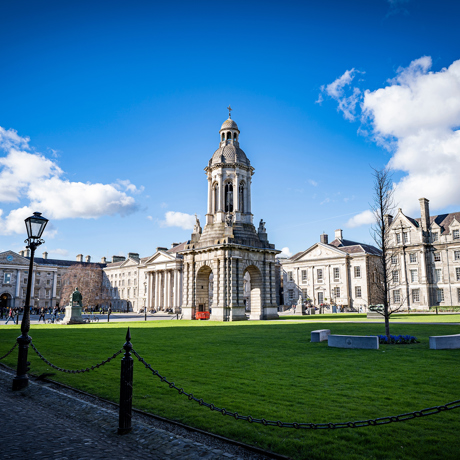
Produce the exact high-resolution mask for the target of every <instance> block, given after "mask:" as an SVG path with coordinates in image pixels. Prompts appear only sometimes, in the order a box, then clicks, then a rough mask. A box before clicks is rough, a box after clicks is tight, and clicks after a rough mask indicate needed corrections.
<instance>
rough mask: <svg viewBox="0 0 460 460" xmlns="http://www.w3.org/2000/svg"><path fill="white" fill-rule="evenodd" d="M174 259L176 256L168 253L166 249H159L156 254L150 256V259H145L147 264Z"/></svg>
mask: <svg viewBox="0 0 460 460" xmlns="http://www.w3.org/2000/svg"><path fill="white" fill-rule="evenodd" d="M174 260H176V257H175V256H172V255H171V254H168V253H166V252H164V251H158V252H156V253H155V254H153V256H152V257H150V259H148V260H146V261H145V265H148V264H158V263H162V262H171V261H174Z"/></svg>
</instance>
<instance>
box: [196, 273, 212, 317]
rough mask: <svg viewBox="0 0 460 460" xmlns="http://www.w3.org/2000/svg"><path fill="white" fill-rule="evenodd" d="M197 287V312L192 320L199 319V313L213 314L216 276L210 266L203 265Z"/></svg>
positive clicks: (198, 274)
mask: <svg viewBox="0 0 460 460" xmlns="http://www.w3.org/2000/svg"><path fill="white" fill-rule="evenodd" d="M195 287H196V289H195V310H194V311H193V312H192V319H195V318H196V317H197V315H196V313H198V312H209V313H210V312H211V308H212V300H213V291H214V276H213V273H212V270H211V268H210V267H209V266H208V265H203V266H202V267H201V268H200V269H199V270H198V273H197V274H196V283H195Z"/></svg>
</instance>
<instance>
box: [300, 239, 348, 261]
mask: <svg viewBox="0 0 460 460" xmlns="http://www.w3.org/2000/svg"><path fill="white" fill-rule="evenodd" d="M344 255H345V252H343V251H341V250H340V249H338V248H335V247H334V246H329V245H327V244H323V243H315V244H314V245H313V246H311V247H310V248H309V249H307V250H306V251H305V252H304V253H303V254H301V255H300V256H299V257H298V258H297V259H296V262H300V261H302V260H314V259H323V258H329V257H337V256H342V257H343V256H344Z"/></svg>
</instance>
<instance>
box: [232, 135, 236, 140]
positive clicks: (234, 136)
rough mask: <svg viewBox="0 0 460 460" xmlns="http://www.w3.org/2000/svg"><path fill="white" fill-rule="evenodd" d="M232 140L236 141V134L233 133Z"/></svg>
mask: <svg viewBox="0 0 460 460" xmlns="http://www.w3.org/2000/svg"><path fill="white" fill-rule="evenodd" d="M233 140H235V141H236V133H233Z"/></svg>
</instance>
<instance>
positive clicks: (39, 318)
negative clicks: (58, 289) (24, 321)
mask: <svg viewBox="0 0 460 460" xmlns="http://www.w3.org/2000/svg"><path fill="white" fill-rule="evenodd" d="M42 318H43V322H45V308H44V307H42V308H41V310H40V316H39V317H38V322H40V320H41V319H42Z"/></svg>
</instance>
